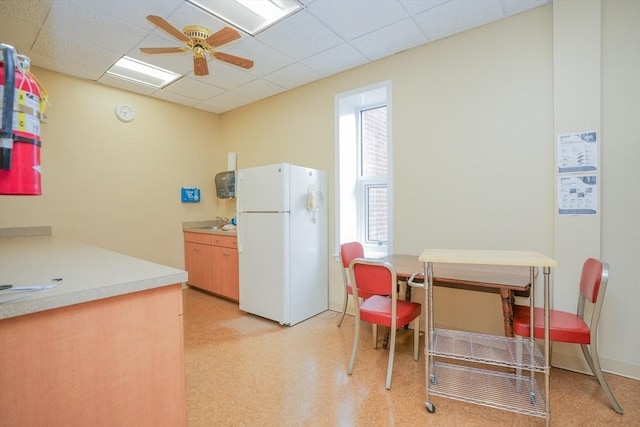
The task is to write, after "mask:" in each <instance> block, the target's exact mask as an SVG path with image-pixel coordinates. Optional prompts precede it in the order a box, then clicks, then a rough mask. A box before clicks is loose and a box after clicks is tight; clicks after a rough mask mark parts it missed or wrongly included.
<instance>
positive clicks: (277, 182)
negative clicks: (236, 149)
mask: <svg viewBox="0 0 640 427" xmlns="http://www.w3.org/2000/svg"><path fill="white" fill-rule="evenodd" d="M289 169H290V165H289V164H287V163H279V164H274V165H267V166H259V167H255V168H247V169H240V170H239V171H238V182H237V183H236V186H237V194H236V197H237V200H236V203H237V204H236V209H237V211H238V212H287V211H289V198H290V197H289Z"/></svg>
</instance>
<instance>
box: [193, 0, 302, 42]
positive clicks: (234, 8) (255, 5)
mask: <svg viewBox="0 0 640 427" xmlns="http://www.w3.org/2000/svg"><path fill="white" fill-rule="evenodd" d="M187 1H188V2H189V3H191V4H193V5H194V6H197V7H199V8H200V9H202V10H204V11H205V12H208V13H210V14H212V15H214V16H216V17H218V18H220V19H222V20H223V21H225V22H227V23H228V24H231V25H233V26H234V27H236V28H238V29H240V30H242V31H244V32H245V33H247V34H250V35H252V36H255V35H256V34H258V33H259V32H260V31H262V30H265V29H267V28H268V27H270V26H271V25H274V24H275V23H277V22H279V21H281V20H283V19H284V18H286V17H287V16H289V15H291V14H293V13H295V12H297V11H299V10H300V9H302V5H301V4H300V3H298V2H297V1H296V0H227V1H220V0H187Z"/></svg>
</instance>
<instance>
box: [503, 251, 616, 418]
mask: <svg viewBox="0 0 640 427" xmlns="http://www.w3.org/2000/svg"><path fill="white" fill-rule="evenodd" d="M608 278H609V265H608V264H607V263H604V262H601V261H599V260H597V259H593V258H589V259H587V260H586V261H585V262H584V264H583V266H582V276H581V277H580V297H579V298H578V310H577V314H574V313H568V312H566V311H559V310H549V340H550V341H557V342H565V343H574V344H580V347H581V348H582V354H584V358H585V359H586V361H587V364H588V365H589V368H590V369H591V372H593V375H594V376H595V377H596V378H597V379H598V382H599V383H600V385H601V386H602V389H603V390H604V394H605V395H606V396H607V398H608V399H609V401H610V402H611V404H612V405H613V409H614V410H615V411H616V412H617V413H618V414H623V411H622V408H621V407H620V405H619V404H618V401H617V400H616V398H615V397H614V396H613V393H612V392H611V389H610V388H609V385H608V384H607V381H606V379H605V378H604V376H603V375H602V370H601V369H600V360H599V358H598V341H597V336H598V321H599V320H600V311H601V309H602V302H603V300H604V293H605V290H606V289H607V280H608ZM585 300H588V301H589V302H591V303H592V304H594V306H593V311H592V314H591V320H590V322H589V324H587V322H586V321H585V317H584V308H585ZM529 314H530V307H529V306H522V305H515V306H514V313H513V332H514V333H515V334H516V335H520V336H524V337H529V336H530V320H529V319H530V316H529ZM534 319H535V328H534V329H535V337H536V338H539V339H544V309H542V308H540V307H536V308H535V310H534Z"/></svg>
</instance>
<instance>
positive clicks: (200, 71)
mask: <svg viewBox="0 0 640 427" xmlns="http://www.w3.org/2000/svg"><path fill="white" fill-rule="evenodd" d="M193 74H195V75H196V76H206V75H208V74H209V66H208V65H207V59H206V58H204V57H202V56H194V57H193Z"/></svg>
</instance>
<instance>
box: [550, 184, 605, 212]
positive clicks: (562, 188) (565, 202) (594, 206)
mask: <svg viewBox="0 0 640 427" xmlns="http://www.w3.org/2000/svg"><path fill="white" fill-rule="evenodd" d="M558 213H559V214H560V215H596V214H597V213H598V185H597V176H596V175H573V176H558Z"/></svg>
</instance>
